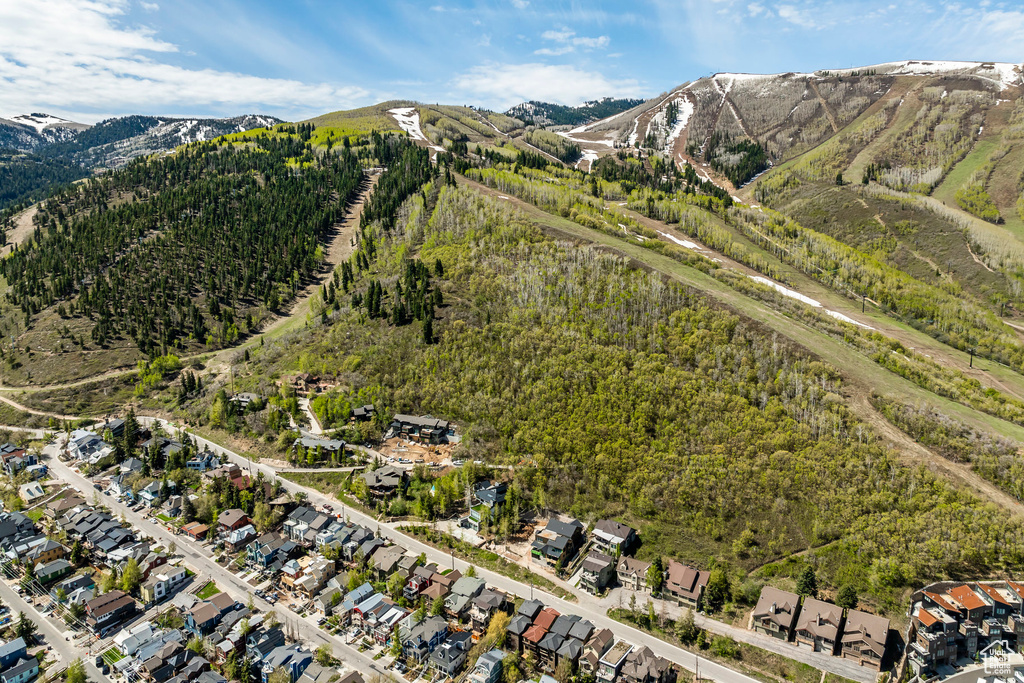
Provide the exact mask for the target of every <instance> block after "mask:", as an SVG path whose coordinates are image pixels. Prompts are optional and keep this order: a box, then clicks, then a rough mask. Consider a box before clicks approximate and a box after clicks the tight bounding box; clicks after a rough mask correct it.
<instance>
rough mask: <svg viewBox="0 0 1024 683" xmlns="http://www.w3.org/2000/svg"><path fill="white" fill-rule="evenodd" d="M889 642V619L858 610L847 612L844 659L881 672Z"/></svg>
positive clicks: (843, 639) (843, 646) (843, 643)
mask: <svg viewBox="0 0 1024 683" xmlns="http://www.w3.org/2000/svg"><path fill="white" fill-rule="evenodd" d="M888 642H889V620H888V619H886V618H885V617H880V616H878V615H876V614H868V613H867V612H861V611H860V610H856V609H851V610H848V611H847V614H846V626H845V628H844V629H843V636H842V650H841V652H840V654H842V656H843V658H844V659H853V660H855V661H856V662H857V663H858V664H860V665H861V666H869V667H871V668H873V669H877V670H881V669H882V660H883V659H885V648H886V646H887V644H888Z"/></svg>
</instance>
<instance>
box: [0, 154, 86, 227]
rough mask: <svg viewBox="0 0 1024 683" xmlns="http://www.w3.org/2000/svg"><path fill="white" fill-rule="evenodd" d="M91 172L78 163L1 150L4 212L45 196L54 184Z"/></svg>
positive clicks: (0, 183) (0, 203)
mask: <svg viewBox="0 0 1024 683" xmlns="http://www.w3.org/2000/svg"><path fill="white" fill-rule="evenodd" d="M87 175H89V172H88V171H86V170H85V169H83V168H82V167H81V166H78V165H77V164H73V163H69V162H67V161H64V160H63V159H52V158H45V157H40V156H36V155H35V154H25V153H22V152H18V151H15V150H11V149H0V212H2V211H3V210H4V209H6V208H8V207H15V206H17V205H22V204H26V203H31V202H34V201H37V200H39V199H43V198H45V197H46V195H48V194H49V193H50V190H51V189H52V188H54V187H58V186H61V185H65V184H67V183H71V182H74V181H76V180H78V179H80V178H84V177H85V176H87Z"/></svg>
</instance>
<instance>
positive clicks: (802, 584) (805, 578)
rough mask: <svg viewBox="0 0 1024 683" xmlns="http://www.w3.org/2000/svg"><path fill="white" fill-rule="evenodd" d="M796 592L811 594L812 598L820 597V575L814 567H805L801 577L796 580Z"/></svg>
mask: <svg viewBox="0 0 1024 683" xmlns="http://www.w3.org/2000/svg"><path fill="white" fill-rule="evenodd" d="M796 592H797V593H799V594H800V595H809V596H810V597H812V598H816V597H818V577H817V575H816V574H815V573H814V569H813V568H812V567H810V566H808V567H805V568H804V571H803V573H801V574H800V578H798V579H797V581H796Z"/></svg>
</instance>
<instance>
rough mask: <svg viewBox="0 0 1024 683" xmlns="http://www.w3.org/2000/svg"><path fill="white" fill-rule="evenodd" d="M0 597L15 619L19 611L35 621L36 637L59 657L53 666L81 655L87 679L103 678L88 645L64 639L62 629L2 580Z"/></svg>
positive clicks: (57, 666)
mask: <svg viewBox="0 0 1024 683" xmlns="http://www.w3.org/2000/svg"><path fill="white" fill-rule="evenodd" d="M0 599H3V601H4V604H5V605H7V606H8V607H10V608H11V614H12V616H13V617H14V618H15V619H17V618H18V613H19V612H24V613H25V614H26V616H28V617H29V619H31V620H32V621H33V623H35V625H36V637H37V638H38V639H39V640H41V641H43V642H44V643H45V644H46V645H50V646H51V647H53V653H51V654H55V655H56V656H57V657H58V659H59V661H58V662H57V663H56V664H55V665H54V666H55V668H58V669H59V668H63V667H66V666H67V665H68V664H70V663H71V662H72V661H74V660H75V659H77V658H79V657H81V659H82V661H83V662H84V663H85V671H86V673H87V674H88V677H89V680H92V681H102V680H103V676H102V675H101V674H100V671H99V669H97V668H96V667H95V666H94V661H93V660H94V657H89V656H88V655H87V654H86V652H87V651H88V647H87V646H85V645H84V644H83V646H81V647H80V646H79V644H78V642H77V641H68V640H64V631H61V629H60V628H58V627H57V626H56V625H54V623H53V621H51V620H50V619H48V618H46V617H44V616H43V615H42V614H40V613H39V610H37V609H36V607H35V605H33V604H31V603H29V602H28V601H27V600H25V598H23V597H21V596H20V595H18V592H17V591H16V590H14V589H13V588H11V587H10V586H9V585H7V582H6V581H3V580H0ZM90 640H91V639H90ZM86 642H88V641H86Z"/></svg>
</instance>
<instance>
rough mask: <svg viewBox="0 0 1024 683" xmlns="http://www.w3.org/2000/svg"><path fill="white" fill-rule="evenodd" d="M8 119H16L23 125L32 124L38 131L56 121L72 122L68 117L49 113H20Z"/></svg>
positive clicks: (40, 131)
mask: <svg viewBox="0 0 1024 683" xmlns="http://www.w3.org/2000/svg"><path fill="white" fill-rule="evenodd" d="M8 121H14V122H15V123H20V124H22V125H23V126H31V127H32V128H35V129H36V132H37V133H42V132H43V129H44V128H46V127H47V126H52V125H54V124H55V123H71V121H68V120H67V119H62V118H59V117H57V116H50V115H49V114H19V115H18V116H12V117H11V118H10V119H8Z"/></svg>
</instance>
